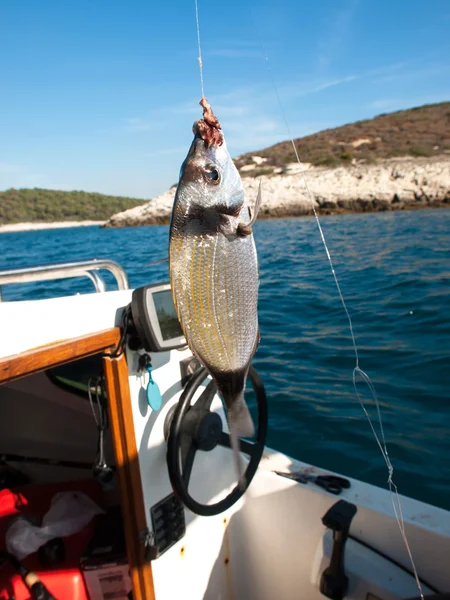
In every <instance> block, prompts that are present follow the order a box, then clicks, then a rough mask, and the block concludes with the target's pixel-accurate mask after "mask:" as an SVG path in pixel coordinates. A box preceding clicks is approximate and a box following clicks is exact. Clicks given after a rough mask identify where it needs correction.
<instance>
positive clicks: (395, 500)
mask: <svg viewBox="0 0 450 600" xmlns="http://www.w3.org/2000/svg"><path fill="white" fill-rule="evenodd" d="M196 1H197V0H196ZM255 28H256V26H255ZM258 37H259V36H258ZM259 39H260V44H261V50H262V53H263V56H264V58H265V60H266V63H267V69H268V71H269V74H270V78H271V81H272V86H273V89H274V92H275V95H276V98H277V100H278V104H279V106H280V110H281V113H282V115H283V120H284V122H285V125H286V129H287V132H288V136H289V139H290V142H291V144H292V147H293V149H294V153H295V157H296V159H297V162H298V164H299V165H300V167H302V162H301V160H300V157H299V154H298V151H297V147H296V145H295V142H294V137H293V135H292V133H291V128H290V127H289V123H288V120H287V117H286V113H285V110H284V108H283V104H282V102H281V98H280V95H279V93H278V90H277V87H276V84H275V79H274V77H273V73H272V69H271V68H270V64H269V57H268V56H267V53H266V51H265V49H264V46H263V44H262V41H261V38H260V37H259ZM300 175H301V177H302V181H303V184H304V187H305V189H306V192H307V195H308V198H309V201H310V203H311V207H312V210H313V213H314V217H315V219H316V223H317V226H318V228H319V232H320V237H321V238H322V242H323V245H324V247H325V252H326V255H327V258H328V262H329V264H330V267H331V272H332V274H333V278H334V282H335V284H336V288H337V291H338V294H339V298H340V300H341V303H342V306H343V307H344V311H345V314H346V316H347V320H348V324H349V328H350V334H351V338H352V344H353V349H354V352H355V367H354V369H353V388H354V390H355V394H356V397H357V399H358V401H359V403H360V405H361V408H362V410H363V411H364V414H365V415H366V417H367V420H368V422H369V426H370V428H371V430H372V433H373V435H374V437H375V440H376V442H377V444H378V447H379V448H380V451H381V454H382V456H383V458H384V461H385V463H386V466H387V469H388V473H389V477H388V486H389V494H390V497H391V503H392V508H393V510H394V515H395V518H396V521H397V524H398V527H399V529H400V534H401V536H402V539H403V542H404V544H405V547H406V551H407V553H408V556H409V559H410V562H411V566H412V570H413V573H414V578H415V580H416V584H417V588H418V590H419V593H420V597H421V599H422V600H424V596H423V591H422V586H421V584H420V580H419V575H418V572H417V569H416V565H415V562H414V559H413V556H412V552H411V548H410V546H409V543H408V539H407V537H406V531H405V522H404V519H403V511H402V506H401V502H400V496H399V493H398V488H397V486H396V484H395V483H394V480H393V474H394V467H393V466H392V463H391V460H390V458H389V454H388V451H387V445H386V438H385V435H384V428H383V421H382V418H381V410H380V403H379V400H378V396H377V393H376V391H375V387H374V385H373V383H372V381H371V379H370V377H369V376H368V375H367V373H365V372H364V371H363V370H362V369H361V368H360V366H359V355H358V347H357V345H356V339H355V334H354V330H353V322H352V319H351V317H350V313H349V311H348V308H347V304H346V302H345V300H344V296H343V294H342V291H341V286H340V285H339V281H338V278H337V275H336V271H335V269H334V265H333V261H332V259H331V254H330V251H329V249H328V244H327V242H326V240H325V235H324V233H323V230H322V226H321V224H320V220H319V216H318V214H317V211H316V207H315V206H314V200H313V197H312V194H311V192H310V190H309V186H308V184H307V182H306V179H305V177H304V171H303V170H302V171H300ZM358 375H359V376H360V377H361V379H362V380H363V381H364V383H366V384H367V386H368V388H369V390H370V392H371V394H372V398H373V399H374V401H375V406H376V410H377V416H378V422H379V426H380V435H381V441H380V438H379V436H378V435H377V432H376V431H375V427H374V425H373V423H372V419H371V418H370V415H369V413H368V411H367V409H366V407H365V405H364V401H363V400H362V398H361V396H360V394H359V392H358V388H357V384H356V378H357V376H358ZM393 493H394V496H393Z"/></svg>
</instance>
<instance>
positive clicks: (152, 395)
mask: <svg viewBox="0 0 450 600" xmlns="http://www.w3.org/2000/svg"><path fill="white" fill-rule="evenodd" d="M146 369H147V372H148V377H149V381H148V385H147V402H148V403H149V406H150V407H151V408H152V409H153V410H159V409H160V408H161V405H162V396H161V392H160V391H159V387H158V384H157V383H156V381H153V379H152V367H151V365H149V366H148V367H146Z"/></svg>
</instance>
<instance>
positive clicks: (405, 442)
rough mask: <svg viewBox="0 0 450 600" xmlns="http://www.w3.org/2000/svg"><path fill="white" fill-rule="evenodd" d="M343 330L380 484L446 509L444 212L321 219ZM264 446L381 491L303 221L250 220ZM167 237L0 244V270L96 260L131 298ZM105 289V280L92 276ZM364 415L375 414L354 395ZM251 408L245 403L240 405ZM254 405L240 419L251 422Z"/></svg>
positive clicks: (315, 240) (161, 270) (13, 295)
mask: <svg viewBox="0 0 450 600" xmlns="http://www.w3.org/2000/svg"><path fill="white" fill-rule="evenodd" d="M321 224H322V227H323V230H324V233H325V237H326V239H327V241H328V244H329V248H330V252H331V256H332V259H333V262H334V266H335V270H336V273H337V276H338V279H339V281H340V284H341V288H342V292H343V295H344V298H345V300H346V302H347V305H348V309H349V312H350V315H351V318H352V320H353V324H354V329H355V335H356V342H357V345H358V348H359V355H360V366H361V368H362V369H363V370H364V371H366V372H367V373H368V374H369V376H370V377H371V379H372V381H373V383H374V385H375V388H376V390H377V393H378V396H379V399H380V404H381V412H382V416H383V423H384V431H385V435H386V440H387V447H388V451H389V455H390V458H391V461H392V463H393V466H394V481H395V482H396V483H397V485H398V487H399V491H400V493H402V494H406V495H409V496H412V497H414V498H417V499H420V500H424V501H426V502H430V503H432V504H435V505H437V506H442V507H444V508H447V509H450V495H449V494H448V482H449V480H450V398H449V396H450V393H449V390H450V320H449V310H450V301H449V287H450V285H449V284H450V261H449V258H450V253H449V245H450V244H449V242H450V211H447V210H445V209H439V210H437V209H436V210H420V211H411V212H389V213H376V214H374V213H370V214H353V215H344V216H342V215H339V216H327V217H325V216H324V217H321ZM254 232H255V241H256V245H257V251H258V258H259V268H260V279H261V283H260V301H259V319H260V326H261V343H260V346H259V349H258V351H257V354H256V356H255V359H254V363H253V364H254V366H255V368H256V369H257V370H258V372H259V374H260V375H261V377H262V380H263V382H264V384H265V387H266V390H267V395H268V400H269V410H270V413H269V433H268V440H267V444H268V445H269V446H270V447H272V448H275V449H278V450H280V451H282V452H285V453H287V454H289V455H290V456H292V457H294V458H298V459H300V460H303V461H305V462H308V463H312V464H315V465H317V466H320V467H322V468H325V469H331V470H334V471H337V472H340V473H343V474H344V475H345V474H346V475H348V476H351V477H356V478H359V479H362V480H364V481H367V482H370V483H373V484H376V485H380V486H382V487H387V477H388V474H387V469H386V465H385V463H384V460H383V458H382V456H381V453H380V450H379V448H378V446H377V444H376V442H375V440H374V438H373V435H372V433H371V431H370V428H369V425H368V422H367V419H366V417H365V416H364V413H363V411H362V409H361V407H360V405H359V403H358V400H357V398H356V397H355V393H354V390H353V385H352V369H353V367H354V365H355V355H354V351H353V348H352V343H351V337H350V332H349V326H348V321H347V317H346V315H345V312H344V310H343V307H342V304H341V302H340V299H339V296H338V293H337V289H336V286H335V283H334V280H333V277H332V273H331V270H330V266H329V263H328V261H327V258H326V254H325V250H324V247H323V245H322V241H321V239H320V235H319V232H318V228H317V224H316V222H315V220H314V218H299V219H280V220H269V221H258V222H257V223H256V225H255V227H254ZM167 251H168V226H153V227H137V228H124V229H101V228H98V227H78V228H73V229H56V230H41V231H30V232H22V233H7V234H2V235H0V269H7V268H15V267H24V266H29V265H35V264H43V263H50V262H55V261H73V260H82V259H89V258H106V259H113V260H116V261H118V262H119V263H120V264H121V265H122V266H123V267H124V268H125V270H126V272H127V274H128V277H129V282H130V286H131V287H138V286H141V285H146V284H149V283H155V282H160V281H168V280H169V276H168V268H167V267H168V265H167V262H163V263H161V264H158V265H155V266H149V263H151V262H152V261H156V260H159V259H162V258H165V257H167ZM105 280H106V282H107V284H108V289H115V282H114V279H113V278H112V277H111V276H110V275H109V274H106V275H105ZM92 290H93V287H92V283H91V282H90V281H89V280H87V279H80V278H77V279H70V280H57V281H50V282H41V283H33V284H22V285H14V286H13V285H11V286H5V288H4V290H3V297H4V299H5V300H15V299H32V298H43V297H51V296H56V295H60V294H67V293H76V292H85V291H92ZM360 389H361V391H362V392H363V397H364V399H365V401H367V408H368V410H369V413H370V414H371V416H373V417H375V407H374V404H373V402H372V400H371V396H370V394H369V393H368V390H367V388H364V386H361V388H360ZM250 396H251V394H250ZM253 410H254V407H252V412H253Z"/></svg>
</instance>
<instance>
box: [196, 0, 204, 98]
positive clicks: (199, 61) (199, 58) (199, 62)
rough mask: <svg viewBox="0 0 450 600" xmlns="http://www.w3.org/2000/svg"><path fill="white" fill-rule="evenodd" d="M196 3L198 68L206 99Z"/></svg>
mask: <svg viewBox="0 0 450 600" xmlns="http://www.w3.org/2000/svg"><path fill="white" fill-rule="evenodd" d="M194 1H195V21H196V24H197V45H198V59H197V60H198V66H199V67H200V86H201V88H202V98H204V97H205V86H204V84H203V59H202V47H201V44H200V23H199V20H198V0H194Z"/></svg>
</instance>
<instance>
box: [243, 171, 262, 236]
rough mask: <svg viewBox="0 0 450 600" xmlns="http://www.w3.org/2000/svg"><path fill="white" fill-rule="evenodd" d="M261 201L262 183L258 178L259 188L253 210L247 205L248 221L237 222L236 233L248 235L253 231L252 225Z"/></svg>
mask: <svg viewBox="0 0 450 600" xmlns="http://www.w3.org/2000/svg"><path fill="white" fill-rule="evenodd" d="M261 202H262V184H261V179H260V180H259V188H258V195H257V196H256V200H255V204H254V206H253V210H252V209H251V208H250V207H249V209H248V212H249V215H250V221H249V222H248V223H239V225H238V234H239V235H250V234H251V233H253V230H252V227H253V224H254V223H255V221H256V219H257V218H258V213H259V209H260V208H261Z"/></svg>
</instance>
